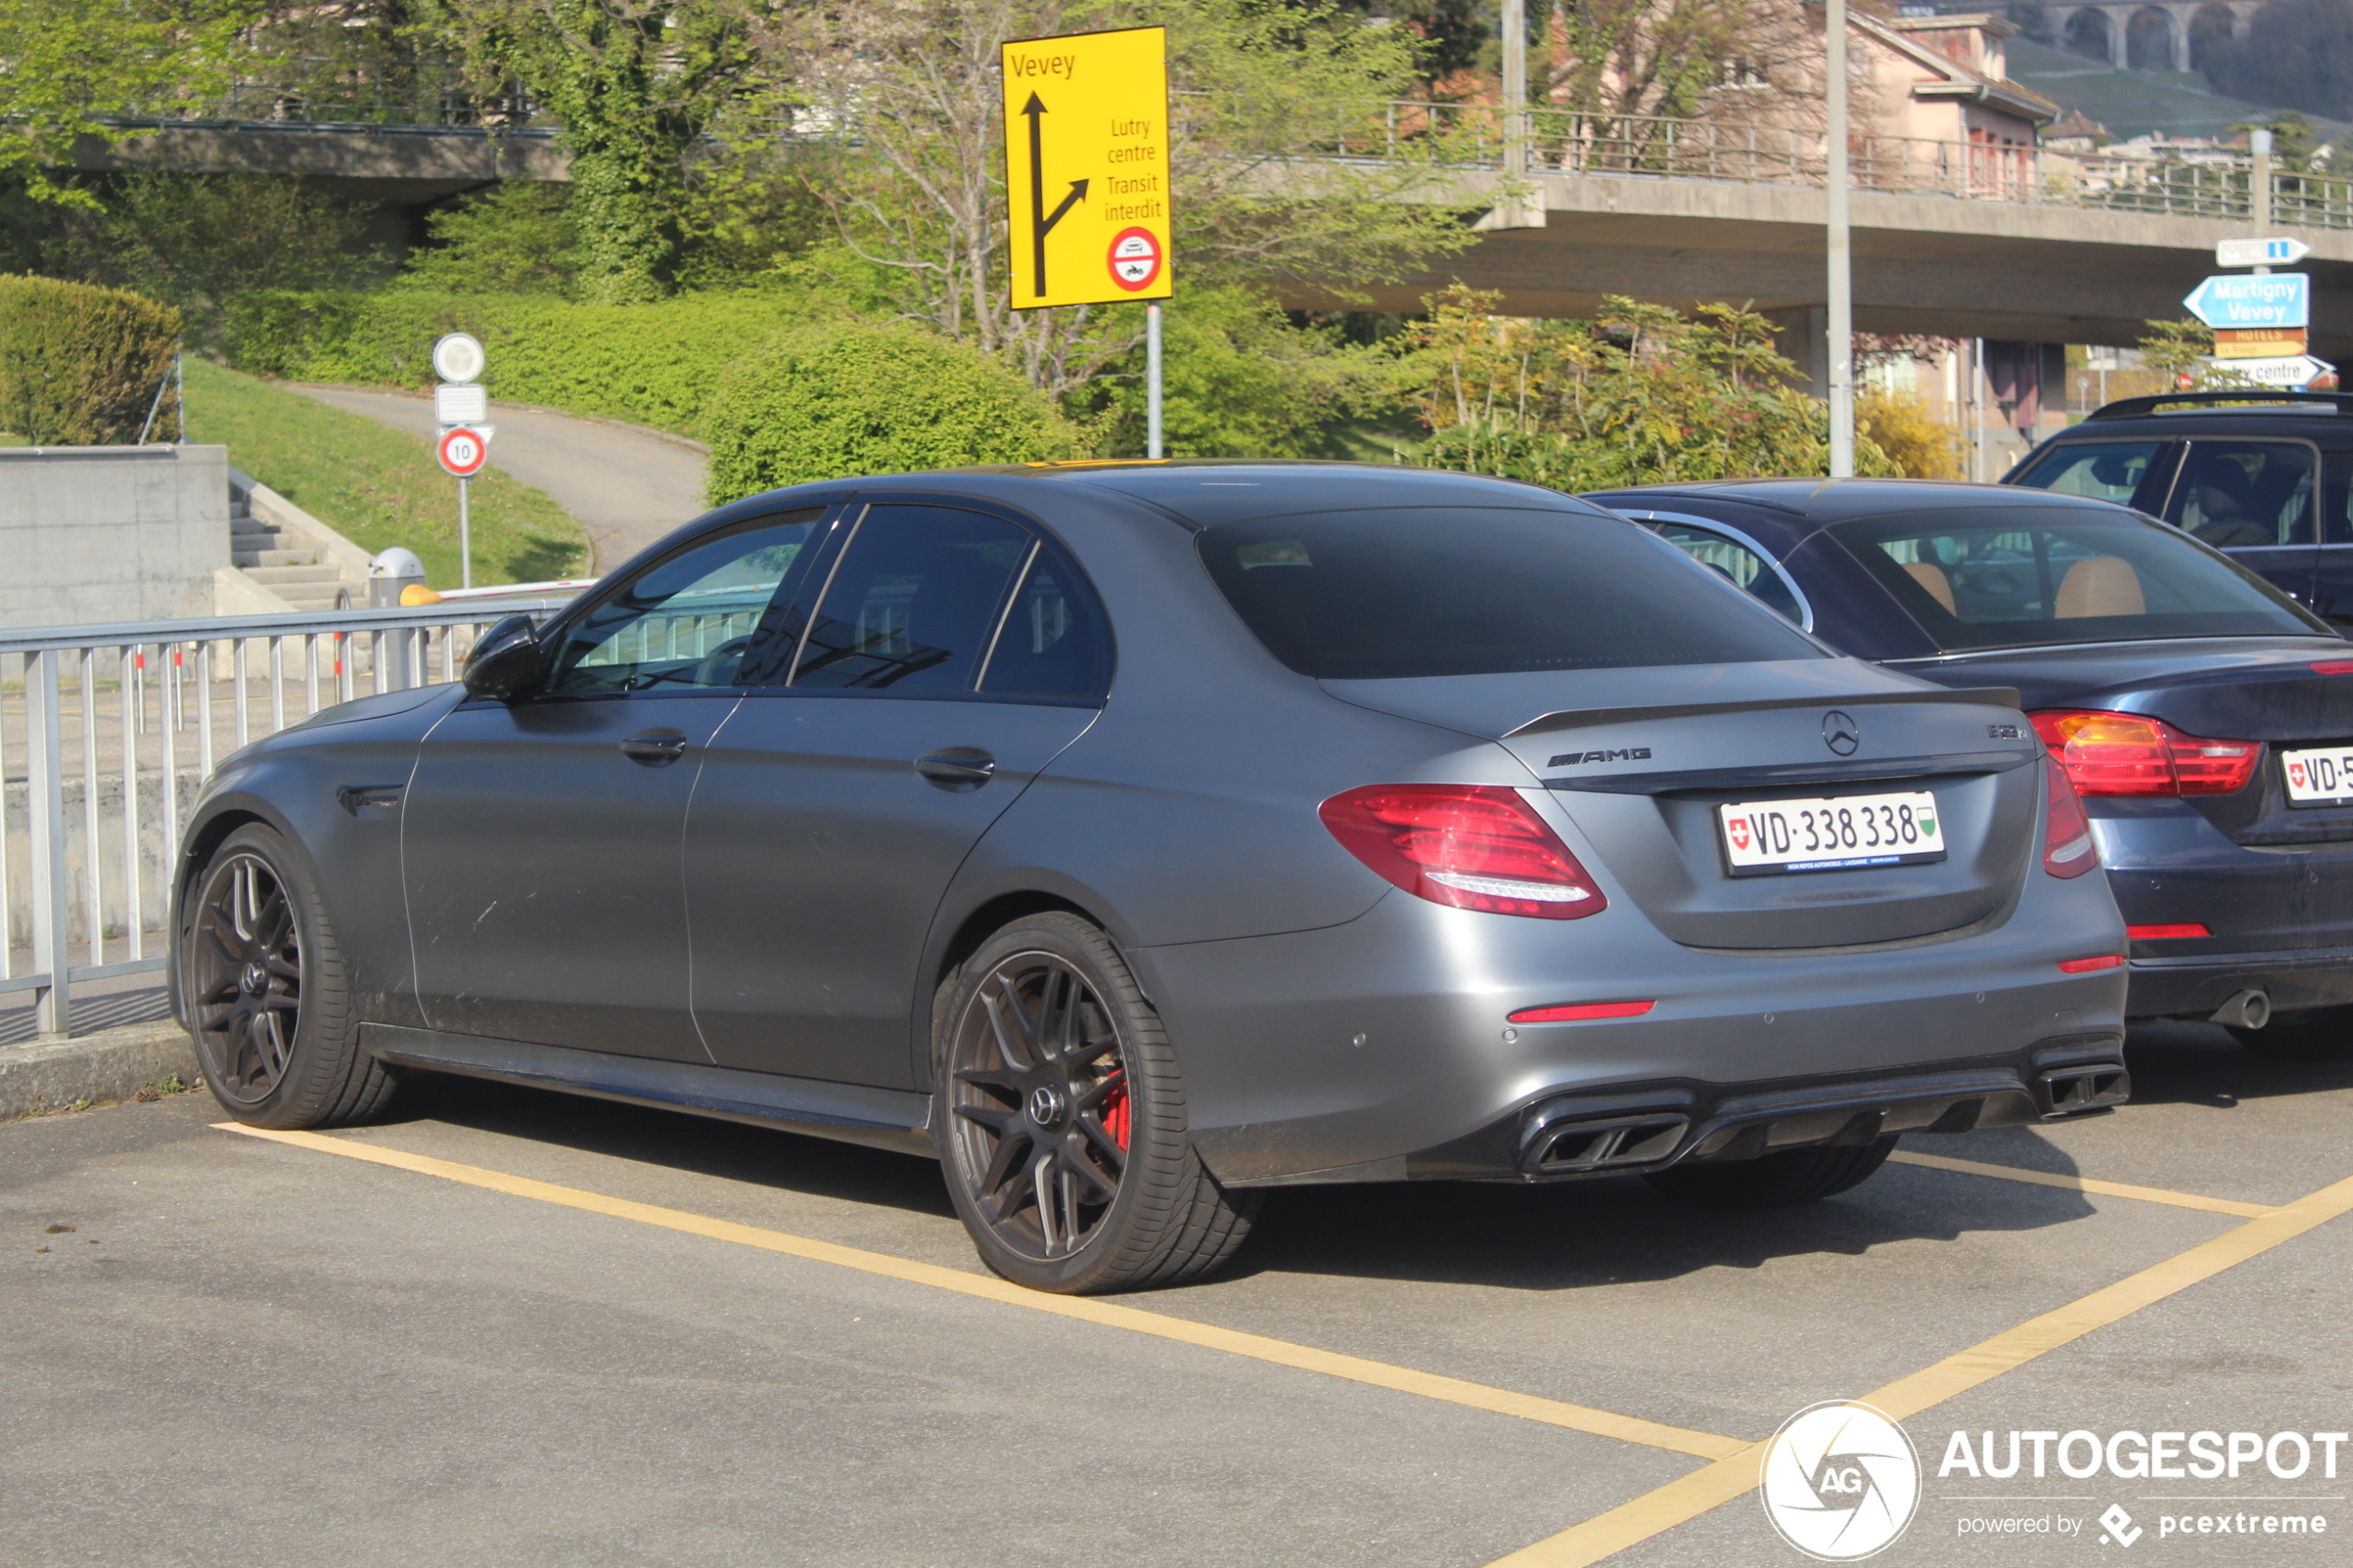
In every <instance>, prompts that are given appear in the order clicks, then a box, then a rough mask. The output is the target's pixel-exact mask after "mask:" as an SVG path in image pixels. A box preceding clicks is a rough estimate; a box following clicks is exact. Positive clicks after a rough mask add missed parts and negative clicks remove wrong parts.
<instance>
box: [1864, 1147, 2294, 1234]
mask: <svg viewBox="0 0 2353 1568" xmlns="http://www.w3.org/2000/svg"><path fill="white" fill-rule="evenodd" d="M1887 1158H1888V1159H1889V1160H1891V1161H1894V1162H1895V1163H1898V1164H1904V1165H1925V1166H1927V1167H1928V1168H1929V1169H1930V1170H1931V1171H1958V1172H1959V1173H1961V1174H1963V1175H1965V1176H1998V1177H1999V1178H2001V1179H2002V1180H2003V1181H2006V1182H2031V1183H2032V1184H2033V1185H2036V1186H2045V1187H2066V1188H2067V1189H2068V1190H2069V1191H2070V1192H2089V1193H2096V1194H2098V1195H2099V1196H2100V1197H2102V1198H2139V1199H2140V1200H2141V1201H2142V1202H2144V1203H2170V1204H2171V1205H2172V1206H2173V1207H2174V1208H2176V1209H2203V1210H2206V1211H2207V1212H2208V1213H2209V1214H2236V1215H2238V1216H2239V1217H2240V1218H2241V1219H2245V1220H2259V1219H2262V1218H2263V1217H2264V1216H2265V1215H2267V1214H2271V1213H2273V1212H2275V1210H2272V1209H2271V1206H2270V1205H2268V1204H2262V1203H2240V1202H2237V1201H2235V1200H2234V1199H2232V1198H2201V1197H2200V1196H2198V1195H2197V1194H2196V1193H2194V1192H2168V1191H2167V1190H2166V1189H2165V1188H2163V1187H2136V1186H2134V1185H2132V1184H2131V1183H2129V1182H2102V1181H2095V1180H2094V1179H2092V1178H2091V1177H2089V1176H2056V1175H2052V1174H2050V1173H2047V1172H2044V1171H2027V1170H2021V1169H2020V1167H2018V1166H2016V1165H1985V1164H1981V1163H1979V1162H1978V1161H1977V1160H1947V1159H1946V1158H1945V1157H1944V1156H1943V1155H1941V1154H1914V1153H1913V1152H1912V1151H1911V1150H1910V1149H1908V1148H1899V1149H1897V1150H1896V1151H1895V1152H1894V1154H1891V1155H1889V1156H1888V1157H1887Z"/></svg>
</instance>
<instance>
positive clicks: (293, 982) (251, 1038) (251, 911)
mask: <svg viewBox="0 0 2353 1568" xmlns="http://www.w3.org/2000/svg"><path fill="white" fill-rule="evenodd" d="M194 935H195V945H194V947H192V948H191V949H190V951H189V954H188V967H187V976H188V983H189V984H188V1004H189V1010H190V1014H191V1020H190V1021H191V1022H193V1023H194V1024H195V1035H196V1046H197V1049H198V1050H199V1052H200V1053H201V1054H202V1056H203V1058H204V1064H205V1077H206V1078H207V1079H208V1081H209V1082H210V1083H211V1084H212V1085H213V1092H214V1094H215V1095H217V1096H219V1097H220V1098H221V1099H223V1100H226V1101H231V1102H233V1103H234V1104H236V1105H240V1106H248V1105H251V1106H258V1105H259V1104H261V1103H262V1102H263V1101H265V1100H267V1099H268V1098H270V1096H271V1094H272V1093H273V1092H274V1091H275V1090H276V1089H277V1088H278V1086H279V1085H281V1084H283V1083H284V1082H285V1077H286V1068H287V1066H288V1064H289V1062H290V1061H291V1060H292V1059H293V1055H294V1043H295V1035H296V1031H297V1029H298V1027H299V1026H300V1023H301V1017H302V980H303V974H302V928H301V925H300V923H299V922H297V921H296V919H295V912H294V906H293V905H292V904H291V903H289V902H288V900H287V897H286V886H285V884H284V882H283V880H282V879H281V878H280V876H279V874H278V869H277V868H276V867H275V866H273V865H271V863H270V862H269V861H268V860H266V859H263V858H262V857H261V856H260V855H259V854H258V853H257V852H255V851H254V850H252V849H238V850H236V851H233V852H232V853H229V854H225V855H222V856H221V857H220V859H216V860H215V861H214V862H213V863H212V867H211V869H210V870H209V871H208V872H207V873H206V875H205V881H204V886H203V888H202V889H201V890H200V891H199V892H198V894H197V896H196V900H195V933H194Z"/></svg>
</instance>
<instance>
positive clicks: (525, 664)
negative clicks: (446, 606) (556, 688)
mask: <svg viewBox="0 0 2353 1568" xmlns="http://www.w3.org/2000/svg"><path fill="white" fill-rule="evenodd" d="M546 667H547V652H546V650H545V649H544V648H542V647H541V646H539V628H538V627H536V626H535V625H533V624H532V620H531V617H529V616H528V615H510V616H509V617H507V619H506V620H504V621H499V622H498V623H497V625H495V626H493V627H491V629H490V630H489V631H487V632H484V633H483V634H482V640H481V641H479V642H477V643H475V644H474V650H473V652H472V653H470V654H468V655H467V656H466V668H465V671H464V673H463V674H462V675H461V676H460V677H459V679H460V680H461V681H462V682H463V683H464V685H465V688H466V695H467V696H478V697H487V698H489V699H490V700H491V701H493V702H511V701H513V700H514V699H515V698H516V697H519V696H522V694H523V693H524V692H526V691H528V690H530V689H531V688H532V687H533V686H535V685H536V684H539V677H540V675H541V674H542V673H543V672H544V671H545V670H546Z"/></svg>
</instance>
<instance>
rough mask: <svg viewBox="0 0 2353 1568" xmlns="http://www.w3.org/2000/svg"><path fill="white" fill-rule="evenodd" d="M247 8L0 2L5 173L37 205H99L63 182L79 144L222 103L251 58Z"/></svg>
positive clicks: (114, 138)
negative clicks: (125, 120) (245, 54)
mask: <svg viewBox="0 0 2353 1568" xmlns="http://www.w3.org/2000/svg"><path fill="white" fill-rule="evenodd" d="M253 12H254V7H253V6H252V5H250V4H248V3H246V0H110V3H108V4H104V5H100V4H94V3H93V0H7V4H6V5H0V125H5V127H6V132H5V133H0V174H14V175H16V176H17V177H18V178H19V179H20V180H21V181H22V182H23V187H24V190H25V192H26V194H28V195H30V196H31V198H32V199H34V200H35V201H41V202H49V203H62V204H66V205H69V206H76V207H94V206H95V205H96V198H95V197H94V196H92V195H91V194H89V193H88V192H87V191H86V190H84V189H82V187H80V186H78V185H76V184H73V183H71V182H64V181H60V180H59V179H57V176H56V171H57V170H59V169H70V168H72V167H73V163H74V147H75V144H76V143H78V142H81V141H82V140H84V139H85V138H94V139H96V140H97V141H99V142H102V143H104V144H107V146H109V147H111V146H114V145H117V144H120V143H121V142H122V141H123V140H124V139H125V138H126V137H130V136H135V135H137V134H139V133H140V132H138V131H137V130H136V129H135V128H131V127H125V126H123V125H121V124H120V123H118V118H119V117H122V116H132V115H158V114H162V115H170V114H182V113H191V112H194V111H195V110H197V109H199V108H201V107H203V106H204V105H205V104H206V103H207V102H208V101H209V100H211V99H213V98H216V97H218V96H219V95H220V93H221V92H222V91H223V90H224V89H225V88H226V87H227V85H228V84H229V82H230V81H231V80H232V79H233V74H234V66H235V62H236V61H237V59H238V58H239V57H240V53H241V51H240V46H239V39H238V31H239V29H240V28H241V27H243V26H244V25H245V22H246V21H247V20H249V19H251V17H252V15H253Z"/></svg>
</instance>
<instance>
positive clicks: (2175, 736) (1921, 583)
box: [1588, 480, 2353, 1056]
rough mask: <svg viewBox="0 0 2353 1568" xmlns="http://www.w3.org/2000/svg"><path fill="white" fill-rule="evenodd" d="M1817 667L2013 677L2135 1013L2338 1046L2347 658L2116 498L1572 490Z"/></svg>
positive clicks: (2249, 578)
mask: <svg viewBox="0 0 2353 1568" xmlns="http://www.w3.org/2000/svg"><path fill="white" fill-rule="evenodd" d="M1588 499H1591V500H1593V501H1597V502H1599V503H1600V504H1602V505H1603V506H1605V507H1608V508H1612V509H1613V510H1616V511H1617V512H1620V513H1622V514H1623V515H1625V516H1627V517H1629V518H1632V519H1635V520H1636V521H1640V522H1642V523H1643V524H1644V525H1645V526H1647V527H1649V528H1650V529H1651V530H1652V531H1653V532H1655V533H1657V534H1658V536H1659V537H1661V538H1662V539H1664V540H1666V541H1667V542H1668V543H1669V544H1672V545H1675V546H1679V547H1680V549H1681V550H1683V552H1684V553H1685V554H1687V555H1688V556H1690V557H1691V558H1692V560H1693V561H1695V562H1696V563H1698V564H1699V565H1700V566H1701V567H1702V568H1704V569H1705V570H1708V571H1712V572H1714V573H1715V574H1716V575H1718V577H1719V578H1720V579H1721V580H1722V581H1723V582H1725V583H1728V584H1730V585H1732V586H1736V587H1738V588H1740V589H1742V590H1743V591H1745V592H1746V593H1747V594H1748V595H1749V596H1752V597H1754V598H1755V599H1758V600H1761V601H1762V602H1763V603H1765V604H1766V605H1768V606H1769V607H1771V608H1773V609H1775V610H1778V611H1779V612H1780V614H1782V615H1783V616H1785V617H1787V618H1788V619H1789V620H1791V621H1794V622H1796V623H1797V624H1798V625H1800V626H1802V627H1804V628H1805V629H1806V630H1807V631H1809V632H1812V633H1814V634H1815V635H1817V636H1818V637H1820V638H1821V639H1822V640H1823V641H1825V642H1827V643H1829V644H1830V645H1831V646H1833V647H1835V648H1837V649H1838V650H1840V651H1841V652H1843V653H1848V654H1853V655H1856V656H1859V657H1861V658H1865V659H1875V660H1878V661H1879V662H1881V663H1883V664H1887V665H1889V666H1891V667H1893V668H1895V669H1899V670H1902V671H1905V672H1906V673H1907V674H1912V675H1918V676H1920V677H1923V678H1925V679H1927V680H1931V681H1935V682H1938V683H1940V684H1947V685H1954V686H1969V687H1985V686H2012V687H2016V688H2017V689H2018V691H2019V694H2020V707H2022V708H2024V709H2026V710H2027V712H2028V714H2029V716H2030V717H2031V718H2032V721H2033V724H2034V728H2035V730H2036V731H2037V732H2038V733H2039V734H2040V735H2041V737H2042V739H2043V741H2044V744H2045V746H2048V747H2049V748H2050V751H2051V753H2052V755H2053V756H2055V757H2057V759H2059V760H2060V762H2061V763H2062V764H2063V765H2064V766H2065V768H2066V770H2067V772H2068V775H2069V776H2070V778H2071V779H2072V780H2073V781H2074V784H2075V787H2076V790H2077V792H2078V793H2079V794H2080V795H2082V797H2083V801H2084V805H2085V807H2086V808H2087V809H2089V810H2090V812H2091V815H2092V819H2093V826H2094V829H2095V835H2096V838H2097V842H2098V847H2099V855H2100V862H2101V864H2102V865H2103V866H2105V867H2106V868H2107V870H2108V880H2109V884H2110V885H2111V887H2112V888H2113V889H2114V891H2115V894H2116V901H2117V903H2118V905H2119V906H2120V908H2121V909H2122V910H2123V913H2124V918H2125V921H2126V922H2127V924H2128V926H2129V929H2130V935H2131V938H2132V989H2131V995H2130V999H2129V1001H2128V1003H2127V1007H2128V1010H2129V1012H2130V1013H2131V1015H2132V1016H2133V1017H2135V1018H2144V1019H2146V1018H2191V1019H2202V1020H2211V1021H2213V1022H2219V1023H2222V1024H2225V1025H2227V1026H2229V1027H2230V1028H2231V1029H2232V1030H2233V1033H2234V1034H2236V1035H2237V1036H2238V1037H2239V1038H2240V1040H2241V1041H2243V1042H2244V1043H2246V1045H2248V1046H2251V1047H2255V1048H2257V1049H2261V1050H2266V1051H2270V1052H2274V1053H2278V1054H2291V1055H2299V1056H2301V1055H2319V1054H2330V1055H2334V1054H2344V1053H2347V1052H2353V646H2347V643H2346V642H2345V641H2344V640H2342V639H2341V638H2340V637H2339V636H2338V635H2337V634H2336V633H2335V631H2334V628H2332V627H2331V626H2330V625H2329V623H2328V622H2326V621H2322V620H2321V619H2320V618H2319V617H2317V616H2316V615H2314V614H2313V613H2312V612H2310V611H2309V610H2308V609H2306V608H2303V607H2302V606H2300V605H2297V604H2296V603H2295V602H2294V601H2292V600H2290V599H2289V598H2288V597H2286V596H2284V595H2283V594H2281V593H2280V592H2279V591H2278V590H2277V589H2276V588H2274V587H2273V586H2271V584H2270V583H2266V582H2264V581H2263V579H2261V578H2260V577H2258V576H2256V575H2255V574H2254V573H2253V572H2251V571H2247V570H2246V569H2245V568H2244V567H2242V566H2240V565H2239V564H2238V563H2237V562H2235V561H2233V560H2231V559H2229V558H2226V557H2224V556H2223V555H2222V554H2221V552H2219V551H2217V550H2215V549H2213V548H2210V547H2208V546H2207V545H2205V544H2202V543H2200V542H2199V541H2198V540H2196V539H2195V538H2193V537H2190V536H2189V535H2188V534H2186V533H2183V531H2181V530H2180V529H2176V528H2171V527H2168V526H2166V525H2165V524H2163V523H2161V522H2158V521H2155V520H2154V519H2151V518H2148V517H2146V516H2144V515H2143V514H2141V513H2138V512H2135V511H2133V510H2130V509H2128V508H2124V507H2120V506H2115V505H2111V504H2109V503H2108V502H2105V501H2097V500H2091V499H2084V498H2078V497H2073V496H2068V495H2053V494H2050V493H2047V492H2042V491H2034V490H2024V489H2019V488H2000V487H1995V486H1990V485H1969V484H1944V483H1926V482H1920V481H1904V480H1861V481H1856V480H1847V481H1839V482H1833V483H1824V482H1822V481H1820V480H1758V481H1746V482H1739V483H1714V484H1692V485H1677V486H1659V487H1647V488H1642V489H1632V490H1619V491H1611V492H1605V493H1600V494H1596V495H1591V496H1589V497H1588Z"/></svg>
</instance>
